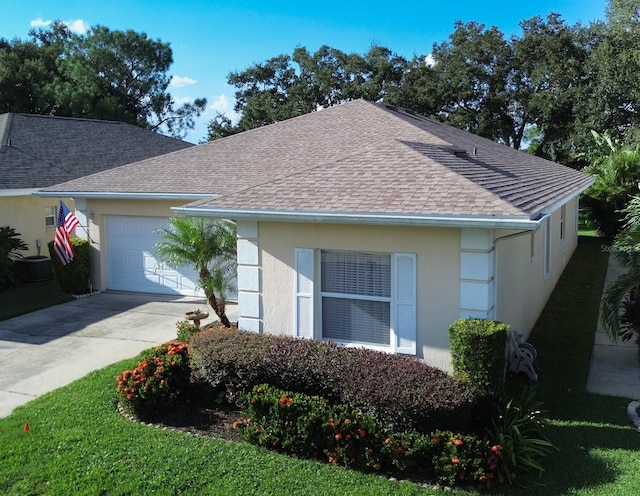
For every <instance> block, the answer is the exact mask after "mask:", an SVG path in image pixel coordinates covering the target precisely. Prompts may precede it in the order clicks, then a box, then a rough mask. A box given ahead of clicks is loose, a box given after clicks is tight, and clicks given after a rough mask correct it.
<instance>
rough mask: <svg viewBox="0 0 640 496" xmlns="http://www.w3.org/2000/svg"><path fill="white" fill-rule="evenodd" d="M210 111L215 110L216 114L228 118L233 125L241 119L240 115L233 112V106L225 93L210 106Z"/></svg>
mask: <svg viewBox="0 0 640 496" xmlns="http://www.w3.org/2000/svg"><path fill="white" fill-rule="evenodd" d="M208 110H213V111H214V112H217V113H220V114H223V115H225V116H227V117H228V118H229V119H231V122H233V123H235V122H238V119H239V118H240V114H238V112H236V111H235V110H233V104H232V103H231V102H230V101H229V98H227V95H225V94H224V93H223V94H222V95H219V96H218V97H217V98H216V99H215V100H214V101H213V103H212V104H211V105H209V107H208Z"/></svg>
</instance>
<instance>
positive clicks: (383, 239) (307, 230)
mask: <svg viewBox="0 0 640 496" xmlns="http://www.w3.org/2000/svg"><path fill="white" fill-rule="evenodd" d="M258 237H259V250H260V258H261V260H260V262H261V265H262V271H261V272H262V295H263V298H262V311H263V330H264V332H267V333H273V334H288V335H294V334H295V329H294V325H295V322H294V318H295V313H294V304H295V298H294V295H295V290H294V250H295V248H314V249H335V250H349V251H364V252H383V253H394V252H408V253H415V254H416V255H417V257H416V271H417V354H418V356H419V357H421V358H424V359H425V360H426V361H428V362H429V363H431V364H432V365H435V366H438V367H441V368H444V369H450V356H449V352H448V349H449V338H448V334H447V331H448V327H449V324H451V322H453V321H454V320H456V319H457V318H458V316H459V312H460V309H459V300H460V230H459V229H437V228H413V227H378V226H355V225H332V224H316V225H312V224H298V223H284V222H283V223H276V222H259V223H258ZM317 290H318V287H317V285H316V291H317ZM315 301H316V302H317V301H319V298H318V297H317V295H316V298H315ZM316 328H317V327H316Z"/></svg>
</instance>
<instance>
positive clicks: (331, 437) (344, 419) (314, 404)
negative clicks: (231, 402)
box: [236, 384, 384, 471]
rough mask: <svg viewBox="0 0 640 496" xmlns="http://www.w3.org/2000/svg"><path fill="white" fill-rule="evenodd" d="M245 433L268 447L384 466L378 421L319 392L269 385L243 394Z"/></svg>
mask: <svg viewBox="0 0 640 496" xmlns="http://www.w3.org/2000/svg"><path fill="white" fill-rule="evenodd" d="M242 405H243V408H242V412H243V420H242V421H240V422H238V423H237V424H236V427H237V428H239V429H240V430H241V433H242V436H243V438H244V439H245V440H246V441H249V442H251V443H254V444H258V445H260V446H265V447H267V448H269V449H275V450H279V451H283V452H285V453H290V454H294V455H297V456H301V457H305V458H321V459H322V458H323V459H325V460H327V461H328V462H329V463H331V464H332V465H339V466H343V467H349V468H354V469H358V470H366V471H377V470H380V469H381V468H382V460H381V454H382V453H381V449H380V448H381V445H382V439H384V437H383V434H382V433H381V431H380V429H379V427H378V424H377V422H376V420H375V419H374V418H373V417H372V416H370V415H363V414H362V413H361V412H358V411H356V410H353V409H352V408H350V407H349V406H347V405H331V404H330V403H329V402H327V401H326V400H325V399H323V398H321V397H320V396H309V395H306V394H302V393H293V392H289V391H284V390H282V389H279V388H273V387H271V386H269V385H268V384H261V385H259V386H255V387H254V388H253V390H252V391H251V392H249V393H245V394H243V395H242Z"/></svg>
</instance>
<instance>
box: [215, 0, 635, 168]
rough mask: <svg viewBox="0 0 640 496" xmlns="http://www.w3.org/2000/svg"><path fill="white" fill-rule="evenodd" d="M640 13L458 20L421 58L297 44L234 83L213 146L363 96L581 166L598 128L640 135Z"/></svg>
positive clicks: (617, 8) (627, 136) (628, 137)
mask: <svg viewBox="0 0 640 496" xmlns="http://www.w3.org/2000/svg"><path fill="white" fill-rule="evenodd" d="M639 5H640V0H610V2H609V4H608V7H607V12H606V21H605V22H593V23H591V24H589V25H588V26H583V25H581V24H580V23H577V24H575V25H568V24H567V23H566V22H565V21H564V20H563V19H562V16H561V15H560V14H558V13H550V14H549V15H547V16H546V18H542V17H540V16H536V17H533V18H531V19H526V20H523V21H522V22H521V24H520V27H521V34H520V35H518V36H516V35H514V36H511V37H505V35H504V33H502V32H501V31H500V30H499V29H498V28H496V27H486V26H485V25H483V24H480V23H477V22H467V23H463V22H460V21H459V22H457V23H456V24H455V25H454V30H453V32H452V33H451V35H450V36H449V38H448V40H447V41H444V42H442V43H436V44H434V46H433V47H432V49H431V51H430V52H429V53H428V54H421V55H416V56H414V57H413V59H412V60H407V59H405V58H404V57H402V56H400V55H398V54H396V53H394V52H393V51H392V50H390V49H389V48H387V47H384V46H380V45H373V46H371V47H370V49H369V50H368V51H367V52H366V53H363V54H358V53H345V52H342V51H340V50H338V49H336V48H333V47H330V46H326V45H325V46H321V47H320V48H319V49H318V50H317V51H316V52H310V51H309V50H308V49H307V48H306V47H297V48H295V49H294V50H293V53H292V54H290V55H289V54H281V55H278V56H275V57H273V58H271V59H269V60H267V61H265V62H262V63H256V64H254V65H252V66H250V67H248V68H246V69H245V70H243V71H236V72H232V73H230V74H229V75H228V83H229V84H230V85H231V86H233V87H235V89H236V93H235V99H236V101H235V110H236V111H237V112H238V113H239V114H240V118H239V120H238V122H236V123H233V122H231V120H230V119H228V118H227V117H225V116H222V115H218V116H217V118H216V119H214V120H213V121H211V122H210V124H209V136H208V138H209V139H216V138H219V137H223V136H226V135H229V134H233V133H235V132H240V131H245V130H248V129H252V128H255V127H259V126H263V125H265V124H270V123H273V122H277V121H280V120H284V119H287V118H290V117H295V116H297V115H300V114H303V113H307V112H312V111H315V110H316V109H318V108H322V107H329V106H331V105H334V104H336V103H340V102H344V101H348V100H352V99H355V98H364V99H367V100H370V101H373V102H386V103H390V104H393V105H399V106H403V107H407V108H410V109H412V110H414V111H416V112H419V113H421V114H424V115H427V116H431V117H434V118H437V119H440V120H442V121H445V122H447V123H450V124H452V125H454V126H457V127H460V128H462V129H465V130H468V131H470V132H473V133H476V134H479V135H481V136H484V137H487V138H490V139H493V140H495V141H498V142H501V143H504V144H506V145H509V146H512V147H514V148H517V149H519V148H523V147H527V148H528V149H529V151H530V152H531V153H535V154H537V155H539V156H542V157H545V158H549V159H551V160H555V161H558V162H561V163H565V164H567V165H572V166H574V167H583V166H584V165H586V164H587V162H586V161H585V151H586V149H587V148H588V147H589V146H590V140H591V133H590V131H591V130H595V131H597V132H598V133H605V132H606V133H609V135H610V136H611V137H612V138H615V139H619V140H621V141H622V142H631V141H633V140H634V139H637V137H638V135H639V134H640V133H639V132H638V130H639V129H640V115H639V114H638V100H639V98H640V93H639V92H640V79H639V78H640V14H639V12H640V11H639V8H638V7H639Z"/></svg>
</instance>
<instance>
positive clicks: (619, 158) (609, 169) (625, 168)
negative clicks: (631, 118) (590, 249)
mask: <svg viewBox="0 0 640 496" xmlns="http://www.w3.org/2000/svg"><path fill="white" fill-rule="evenodd" d="M592 133H593V136H594V139H595V142H596V147H597V150H596V151H595V152H594V154H593V156H592V157H591V165H589V166H588V167H585V168H584V169H583V170H584V172H587V173H589V174H591V175H592V176H593V178H594V183H593V185H592V186H591V187H590V188H589V189H588V190H587V191H586V192H585V196H584V199H583V203H584V206H585V209H586V211H587V214H588V215H589V217H590V219H591V220H592V221H593V222H594V224H595V225H596V227H597V228H598V230H599V231H600V232H601V233H602V234H603V235H605V236H607V237H611V238H613V237H614V236H615V235H617V234H618V232H619V231H620V230H621V228H622V219H623V215H622V213H621V211H622V210H623V209H624V208H625V207H626V206H627V204H628V203H629V201H630V199H631V197H632V196H633V195H636V194H638V185H639V184H640V144H638V145H636V146H635V147H632V146H629V145H624V144H621V143H620V142H618V141H615V140H612V139H611V138H610V137H609V136H608V135H606V134H604V135H600V134H598V133H596V132H592Z"/></svg>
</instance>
